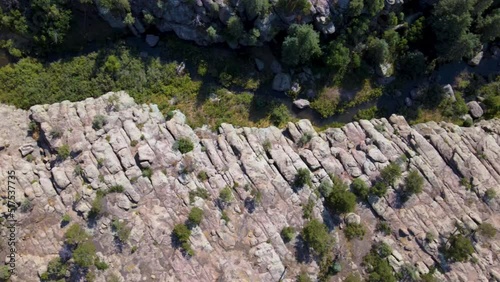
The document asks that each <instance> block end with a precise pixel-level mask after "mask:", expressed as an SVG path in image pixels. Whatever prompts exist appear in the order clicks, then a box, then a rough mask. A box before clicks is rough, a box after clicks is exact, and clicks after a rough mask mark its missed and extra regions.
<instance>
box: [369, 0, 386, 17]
mask: <svg viewBox="0 0 500 282" xmlns="http://www.w3.org/2000/svg"><path fill="white" fill-rule="evenodd" d="M384 4H385V1H384V0H365V6H366V10H367V11H368V14H370V16H372V17H373V16H375V15H377V14H378V13H379V12H380V11H382V9H383V8H384Z"/></svg>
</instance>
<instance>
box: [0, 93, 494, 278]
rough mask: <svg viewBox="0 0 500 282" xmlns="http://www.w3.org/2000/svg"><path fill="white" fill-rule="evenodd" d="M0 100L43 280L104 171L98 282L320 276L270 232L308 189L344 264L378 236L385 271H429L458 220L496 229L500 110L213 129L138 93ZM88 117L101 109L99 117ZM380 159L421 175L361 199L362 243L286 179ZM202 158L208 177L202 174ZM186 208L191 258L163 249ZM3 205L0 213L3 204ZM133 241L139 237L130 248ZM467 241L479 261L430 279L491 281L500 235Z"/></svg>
mask: <svg viewBox="0 0 500 282" xmlns="http://www.w3.org/2000/svg"><path fill="white" fill-rule="evenodd" d="M0 112H1V113H2V116H4V117H7V118H4V119H2V121H1V122H0V159H1V161H0V183H5V185H4V184H2V185H1V188H0V189H1V190H0V191H1V196H2V197H5V196H6V194H7V185H6V183H7V171H9V170H15V171H16V176H17V177H18V182H17V185H16V190H17V192H16V201H17V202H18V203H19V204H21V203H23V202H25V201H26V199H28V200H29V201H30V202H31V204H32V209H31V211H29V212H28V213H21V212H16V217H17V218H18V220H19V233H18V238H19V242H18V255H19V257H18V264H17V266H16V267H17V269H19V270H21V271H20V272H19V273H18V275H17V276H15V277H13V279H12V280H13V281H35V280H37V277H38V275H40V274H41V273H43V272H44V271H45V270H46V267H47V263H48V261H50V260H51V259H53V258H55V257H57V256H59V254H60V252H61V251H62V250H63V241H64V239H63V234H64V232H65V231H66V229H67V227H64V228H62V227H61V226H60V221H61V217H62V215H63V214H69V215H70V216H71V218H72V221H73V222H80V223H81V224H82V225H85V226H87V225H86V223H85V220H86V218H87V216H88V213H89V211H90V208H91V203H92V201H93V200H94V199H95V197H96V194H97V193H96V191H98V190H103V189H107V188H109V187H111V186H113V185H121V186H123V188H124V190H125V191H124V193H113V194H110V195H108V196H106V200H105V202H106V216H104V217H103V218H101V219H100V220H98V221H97V223H96V225H95V226H93V227H92V226H90V227H88V232H90V233H92V235H93V240H94V242H95V243H96V245H97V248H98V256H99V257H101V258H102V260H104V261H105V262H106V263H108V265H109V266H110V268H109V269H108V270H106V271H104V272H99V273H98V275H97V280H96V281H106V277H108V276H107V275H109V274H111V273H114V274H115V275H116V276H118V277H120V279H121V281H216V280H217V281H278V279H279V278H280V276H281V275H282V273H283V271H284V270H285V266H286V267H287V272H286V275H285V280H284V281H294V279H295V276H296V275H297V274H298V273H299V272H300V271H301V269H302V270H304V271H306V272H307V273H309V274H310V275H311V276H312V277H314V276H315V275H317V274H318V271H319V267H318V265H317V263H316V262H315V261H314V260H309V261H302V260H299V261H300V262H299V261H298V259H297V250H296V248H295V247H294V245H295V243H296V242H295V241H296V239H295V240H294V241H292V242H291V243H288V244H285V243H284V242H283V240H282V238H281V236H280V231H281V229H282V228H283V227H285V226H293V227H294V228H295V229H296V230H299V229H300V228H301V227H302V226H303V225H304V223H305V220H304V219H303V217H302V214H303V211H302V209H303V207H302V206H304V205H305V204H306V203H307V202H308V200H309V199H312V200H313V201H314V202H315V205H314V209H313V214H314V217H316V218H320V219H323V221H324V222H325V223H326V224H327V225H328V226H329V227H330V229H331V230H330V231H331V233H332V236H334V237H335V238H336V241H337V247H336V251H337V252H338V253H339V254H342V256H341V257H343V260H342V264H343V265H344V269H346V270H348V271H358V272H361V273H362V271H363V268H362V267H360V258H362V257H363V256H364V254H366V252H368V250H369V246H370V245H371V243H372V242H373V241H384V242H386V243H388V244H389V245H390V246H391V247H392V249H393V253H392V255H391V257H390V262H391V265H392V267H393V268H394V269H398V268H399V267H401V266H402V265H403V264H407V263H408V264H412V265H415V266H416V267H417V269H418V271H419V272H420V273H426V272H427V271H429V268H431V267H432V266H433V265H435V264H436V263H441V262H442V257H441V255H440V254H439V252H438V245H439V240H442V239H443V238H445V237H446V236H448V235H450V234H451V233H452V232H454V231H455V223H459V224H461V225H464V226H467V227H468V228H471V229H476V228H477V227H478V225H479V224H480V223H482V222H489V223H491V224H492V225H493V226H495V227H496V228H497V229H499V228H500V213H499V211H500V207H499V201H498V197H497V198H496V199H493V200H491V201H489V202H488V203H485V201H484V200H483V198H484V194H485V191H486V190H488V189H494V190H495V191H496V192H497V194H499V193H500V121H499V120H489V121H481V122H478V123H476V125H475V126H474V127H470V128H462V127H458V126H456V125H453V124H447V123H436V122H428V123H425V124H418V125H415V126H409V125H408V124H407V122H406V121H405V119H404V118H403V117H401V116H395V115H393V116H391V117H390V118H389V119H376V120H371V121H368V120H361V121H360V122H353V123H349V124H346V125H345V126H343V127H342V128H330V129H327V130H325V131H323V132H316V130H315V129H314V127H313V126H312V125H311V123H310V122H309V121H308V120H300V121H298V122H296V123H289V124H288V125H287V127H286V128H285V129H279V128H276V127H269V128H236V127H234V126H232V125H230V124H222V125H221V127H220V128H219V132H218V133H214V132H211V131H210V130H208V129H206V128H199V129H194V130H193V129H192V128H191V127H189V126H188V125H187V124H186V119H185V116H184V115H183V114H182V113H181V112H174V115H173V116H172V117H171V118H170V119H168V120H166V119H165V117H164V116H163V115H162V114H161V113H160V111H159V110H158V108H157V107H156V106H155V105H137V104H136V103H135V102H134V100H133V99H132V98H131V97H129V96H128V95H127V94H126V93H124V92H117V93H108V94H106V95H103V96H102V97H99V98H96V99H86V100H85V101H81V102H75V103H71V102H68V101H64V102H61V103H58V104H53V105H38V106H34V107H32V108H31V109H30V110H29V111H23V110H18V109H15V108H13V107H10V106H5V105H0ZM98 115H102V116H104V117H105V121H106V122H105V124H104V126H103V127H102V128H101V129H98V130H95V129H94V128H95V126H94V127H93V121H94V120H95V117H96V116H98ZM33 128H35V129H33ZM36 128H38V129H36ZM30 130H31V133H30V134H28V131H30ZM32 133H33V134H32ZM55 133H60V134H55ZM306 133H307V134H310V135H311V136H312V138H311V140H310V142H309V143H308V144H307V145H305V146H298V145H297V144H298V143H299V140H300V139H301V137H302V136H303V135H304V134H306ZM32 136H33V137H32ZM182 137H187V138H189V139H191V140H192V142H193V144H194V149H193V151H191V152H189V153H186V154H181V153H180V152H178V151H176V150H174V149H173V146H174V144H175V142H176V140H179V139H180V138H182ZM35 139H36V140H35ZM135 143H136V144H135ZM65 145H69V148H70V151H71V153H70V157H68V158H67V159H66V160H63V161H61V160H58V158H57V151H58V149H60V148H61V147H63V146H65ZM30 156H31V157H30ZM404 156H406V157H404ZM389 162H398V163H399V164H400V166H401V168H402V170H403V171H404V173H403V175H405V174H406V173H407V172H408V171H409V170H410V169H416V170H418V172H419V173H420V174H421V175H422V176H423V177H424V179H425V184H424V191H423V193H421V194H419V195H416V196H413V197H412V198H411V199H410V200H409V201H408V202H406V203H405V204H404V205H403V206H400V205H399V204H398V203H397V200H396V193H395V190H394V189H390V191H389V193H388V194H387V195H386V196H385V197H383V198H378V197H370V198H369V206H367V205H366V206H365V205H363V204H359V205H358V207H357V211H356V213H357V214H358V215H359V216H360V220H361V222H362V223H363V224H364V225H365V226H366V227H367V229H368V232H367V236H365V239H364V240H363V241H355V242H351V243H346V241H345V239H344V238H343V235H342V232H341V231H340V230H339V229H340V228H339V224H338V219H336V218H332V217H331V216H330V215H329V214H328V212H326V211H325V210H324V208H323V205H322V203H321V199H319V198H318V197H317V196H316V194H315V193H314V192H313V190H311V189H310V188H309V187H307V186H306V187H304V188H303V189H301V190H299V191H294V190H293V189H292V185H291V183H292V182H293V181H294V177H295V174H296V172H297V170H298V169H300V168H307V169H309V170H310V171H311V172H312V174H313V178H312V182H313V186H318V185H319V183H321V181H323V180H325V179H328V174H333V175H337V176H340V177H341V178H342V179H343V180H345V181H347V182H350V181H352V179H354V178H357V177H359V178H361V179H364V180H366V181H368V180H375V178H376V177H377V176H378V175H379V171H380V169H382V168H383V167H385V166H386V165H388V164H389ZM76 168H78V169H76ZM145 168H149V169H151V171H152V175H151V177H150V178H149V177H147V176H143V173H142V170H144V169H145ZM76 171H78V173H75V172H76ZM201 171H204V172H206V174H207V176H208V178H207V180H200V179H199V178H198V177H197V175H198V173H199V172H201ZM462 178H465V179H470V180H471V181H470V183H471V185H470V186H471V187H468V188H470V189H466V187H464V186H463V185H461V184H460V183H461V181H460V180H461V179H462ZM397 185H398V183H396V185H395V186H397ZM226 186H229V187H232V188H233V189H232V191H233V195H234V198H235V200H234V201H233V203H232V204H231V205H230V206H229V207H228V208H227V209H226V213H227V216H228V217H229V219H230V220H229V221H226V220H224V219H221V216H222V214H221V211H220V209H219V208H218V206H217V202H216V201H215V199H216V198H217V197H218V195H219V191H220V190H221V189H223V188H224V187H226ZM198 187H202V188H204V189H206V190H207V191H208V192H209V194H210V198H209V199H207V200H203V199H202V198H199V197H193V198H192V199H190V195H189V192H190V191H195V190H196V189H197V188H198ZM254 190H257V191H260V192H261V195H262V199H261V200H260V201H259V202H258V203H256V202H255V201H252V200H253V197H254V195H253V193H252V191H254ZM191 200H193V201H191ZM193 206H196V207H199V208H201V209H203V211H204V214H205V216H204V219H203V221H202V223H201V225H200V226H199V227H196V228H194V229H193V233H192V235H191V238H190V241H191V244H192V247H193V249H194V251H195V255H194V256H193V257H185V256H183V254H182V253H181V251H179V250H178V249H175V248H173V247H172V240H171V233H172V229H173V226H174V225H175V224H177V223H181V222H184V221H185V220H186V218H187V215H188V213H189V210H190V209H191V208H192V207H193ZM0 212H2V213H6V212H7V210H6V206H5V205H1V210H0ZM113 218H120V219H124V220H126V221H127V222H128V226H129V227H131V228H132V232H131V236H130V239H129V242H128V245H127V246H125V248H126V250H123V251H122V252H121V253H120V252H118V251H117V248H116V246H115V244H114V238H113V234H112V232H111V227H110V223H111V220H112V219H113ZM380 218H382V219H385V220H387V221H388V222H389V224H390V226H391V230H392V233H391V234H390V235H388V236H383V235H382V234H379V233H376V232H375V225H376V223H377V221H378V219H380ZM2 232H5V230H2ZM428 232H432V233H434V234H435V235H436V238H435V239H434V240H432V241H431V242H427V241H426V234H427V233H428ZM132 246H135V247H136V248H137V251H135V252H133V253H130V251H129V250H128V249H130V248H131V247H132ZM474 248H475V254H474V257H475V263H471V262H467V263H454V264H451V265H448V266H447V267H448V268H447V272H445V273H441V274H439V275H438V278H440V279H442V280H445V281H492V280H493V281H495V279H496V280H497V281H500V263H499V261H500V260H499V255H500V240H499V237H498V236H497V237H496V238H494V239H491V240H489V241H487V242H485V241H482V240H481V239H480V238H479V239H477V241H476V242H475V244H474ZM443 265H445V264H443ZM445 266H446V265H445ZM340 275H342V273H341V274H340ZM335 277H336V278H334V279H337V280H338V279H340V278H339V277H340V276H335ZM218 279H219V280H218ZM337 280H335V281H337Z"/></svg>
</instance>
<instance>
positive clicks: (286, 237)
mask: <svg viewBox="0 0 500 282" xmlns="http://www.w3.org/2000/svg"><path fill="white" fill-rule="evenodd" d="M280 234H281V238H283V241H284V242H285V243H288V242H290V241H292V239H293V238H294V237H295V229H294V228H293V227H291V226H287V227H283V229H281V233H280Z"/></svg>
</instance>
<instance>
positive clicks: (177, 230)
mask: <svg viewBox="0 0 500 282" xmlns="http://www.w3.org/2000/svg"><path fill="white" fill-rule="evenodd" d="M172 232H173V235H174V236H175V238H176V239H177V240H178V241H179V243H181V248H182V249H184V251H185V252H187V253H188V254H189V255H192V254H193V250H192V249H191V245H190V244H189V236H191V230H189V228H187V226H186V225H184V224H181V223H179V224H176V225H175V226H174V230H173V231H172Z"/></svg>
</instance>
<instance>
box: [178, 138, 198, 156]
mask: <svg viewBox="0 0 500 282" xmlns="http://www.w3.org/2000/svg"><path fill="white" fill-rule="evenodd" d="M174 146H175V149H176V150H178V151H179V152H181V153H182V154H185V153H187V152H191V151H192V150H193V149H194V145H193V142H191V140H190V139H189V138H185V137H183V138H180V139H179V140H177V142H175V145H174Z"/></svg>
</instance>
